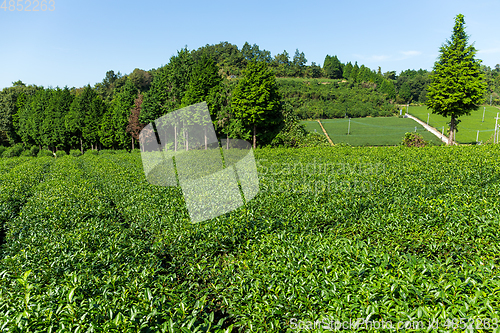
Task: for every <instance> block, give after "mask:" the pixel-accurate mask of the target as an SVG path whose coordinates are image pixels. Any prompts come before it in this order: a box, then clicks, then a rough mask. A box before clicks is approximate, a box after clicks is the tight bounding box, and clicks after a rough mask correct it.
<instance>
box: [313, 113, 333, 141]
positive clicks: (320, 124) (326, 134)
mask: <svg viewBox="0 0 500 333" xmlns="http://www.w3.org/2000/svg"><path fill="white" fill-rule="evenodd" d="M316 120H317V121H318V123H319V126H321V129H322V130H323V133H325V136H326V138H327V139H328V141H329V142H330V144H331V145H332V146H334V144H333V141H332V140H330V137H329V136H328V133H326V131H325V128H324V127H323V124H322V123H321V121H320V120H319V119H316Z"/></svg>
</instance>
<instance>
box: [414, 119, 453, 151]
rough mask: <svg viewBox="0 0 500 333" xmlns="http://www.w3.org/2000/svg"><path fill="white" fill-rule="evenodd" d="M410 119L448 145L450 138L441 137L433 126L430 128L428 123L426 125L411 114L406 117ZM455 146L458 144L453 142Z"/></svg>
mask: <svg viewBox="0 0 500 333" xmlns="http://www.w3.org/2000/svg"><path fill="white" fill-rule="evenodd" d="M406 116H407V117H408V118H411V119H413V120H415V121H416V122H417V123H419V124H420V125H422V126H423V127H424V128H425V129H426V130H428V131H429V132H431V133H432V134H434V135H435V136H437V137H438V139H440V140H441V141H443V142H444V143H446V144H448V137H447V136H446V135H441V132H439V131H438V130H437V129H435V128H434V127H432V126H429V125H427V124H426V123H424V122H423V121H422V120H420V119H417V118H416V117H414V116H412V115H410V114H407V115H406ZM453 144H455V145H456V144H457V143H456V142H453Z"/></svg>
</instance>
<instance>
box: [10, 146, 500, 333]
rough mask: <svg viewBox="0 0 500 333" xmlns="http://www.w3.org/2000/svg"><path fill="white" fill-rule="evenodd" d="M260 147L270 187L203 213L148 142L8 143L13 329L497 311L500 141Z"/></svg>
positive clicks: (272, 325) (223, 326)
mask: <svg viewBox="0 0 500 333" xmlns="http://www.w3.org/2000/svg"><path fill="white" fill-rule="evenodd" d="M255 156H256V159H257V162H258V170H259V174H260V182H261V192H260V193H259V194H258V195H257V197H256V198H255V199H254V200H252V201H250V202H249V203H247V204H246V205H245V206H243V207H240V208H239V209H238V210H236V211H234V212H231V213H229V214H226V215H224V216H220V217H218V218H215V219H213V220H210V221H207V222H201V223H196V224H191V223H189V222H188V221H189V216H188V212H187V210H186V208H185V206H184V203H183V199H182V194H181V191H180V189H178V188H174V187H156V186H153V185H150V184H149V183H147V182H146V180H145V177H144V174H143V173H142V169H141V168H142V166H141V158H140V154H138V153H131V154H129V153H121V154H102V155H98V156H93V155H90V154H85V155H83V156H80V157H72V156H65V157H61V158H57V159H54V158H51V157H43V158H24V159H22V160H21V159H18V158H12V159H10V161H13V162H12V163H13V164H12V165H11V166H12V167H10V168H4V169H2V170H3V173H2V176H1V179H2V181H1V182H0V219H1V220H0V221H1V223H2V225H3V227H4V228H5V232H6V235H5V239H3V240H2V243H3V246H2V254H1V261H0V330H1V331H12V332H35V331H39V332H49V331H52V332H56V331H75V330H77V329H78V330H79V331H82V332H85V331H95V332H146V331H148V330H149V331H163V332H172V331H173V332H181V331H182V332H194V331H210V332H222V331H231V330H232V329H235V331H236V330H238V329H241V330H242V331H245V332H250V331H252V332H283V331H287V330H288V331H292V327H291V326H290V323H291V319H292V318H295V319H296V320H310V321H315V320H319V319H321V318H327V317H330V318H334V319H338V320H341V321H344V320H349V318H352V319H355V318H364V319H366V318H370V320H381V319H383V320H385V321H388V320H390V321H392V322H394V323H396V322H398V321H400V320H403V321H405V320H409V319H410V318H413V319H415V320H421V321H424V322H430V321H432V320H433V319H436V318H438V319H440V320H443V321H444V320H445V319H446V318H459V317H464V318H480V319H481V320H486V319H489V320H490V322H491V321H492V320H498V319H499V318H498V317H499V316H498V312H497V311H496V309H498V306H499V301H500V299H499V298H500V296H499V295H500V279H499V277H500V276H499V270H498V264H499V262H498V258H499V257H500V247H499V240H500V239H499V238H500V237H499V235H498V229H499V227H500V226H499V224H500V222H499V216H500V197H499V195H498V193H499V191H500V183H499V180H500V166H499V164H498V163H496V161H498V158H499V157H500V149H499V148H497V147H496V146H466V147H464V146H459V147H428V148H419V149H407V148H404V147H384V148H380V149H377V150H376V151H374V150H373V149H369V148H341V147H329V148H317V149H312V148H309V149H273V150H267V149H259V150H256V151H255ZM14 161H18V162H19V163H18V164H17V165H15V164H16V162H14ZM6 163H7V164H8V163H9V162H7V161H6V160H4V159H2V160H1V163H0V165H1V166H2V167H4V166H5V165H7V164H6Z"/></svg>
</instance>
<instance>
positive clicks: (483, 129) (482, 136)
mask: <svg viewBox="0 0 500 333" xmlns="http://www.w3.org/2000/svg"><path fill="white" fill-rule="evenodd" d="M483 108H484V107H483V106H481V107H480V108H479V110H478V111H473V112H472V114H471V115H470V116H463V117H460V118H459V119H460V120H461V122H460V124H459V125H458V131H457V138H456V141H457V142H458V143H475V142H476V136H477V131H478V130H479V141H482V142H486V141H487V140H488V139H490V137H491V136H492V135H493V133H494V128H495V117H496V116H497V113H498V112H500V109H498V108H496V107H494V106H486V107H485V108H486V110H485V115H484V122H482V119H483V110H484V109H483ZM409 111H410V114H411V115H412V116H415V117H417V118H418V119H420V120H422V121H423V122H427V114H428V113H430V115H429V125H431V126H432V127H434V128H436V129H437V130H438V131H440V132H441V131H442V129H443V126H444V131H445V135H446V130H447V128H448V123H449V122H450V118H445V117H443V116H440V115H438V114H432V112H431V110H428V109H427V107H425V106H410V110H409ZM490 143H493V139H492V140H491V141H490Z"/></svg>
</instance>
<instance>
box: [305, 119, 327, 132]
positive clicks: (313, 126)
mask: <svg viewBox="0 0 500 333" xmlns="http://www.w3.org/2000/svg"><path fill="white" fill-rule="evenodd" d="M301 123H302V124H304V126H305V127H306V130H307V131H308V132H317V133H320V134H323V130H322V129H321V126H319V123H318V122H317V121H316V120H312V121H307V120H304V121H302V122H301Z"/></svg>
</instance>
